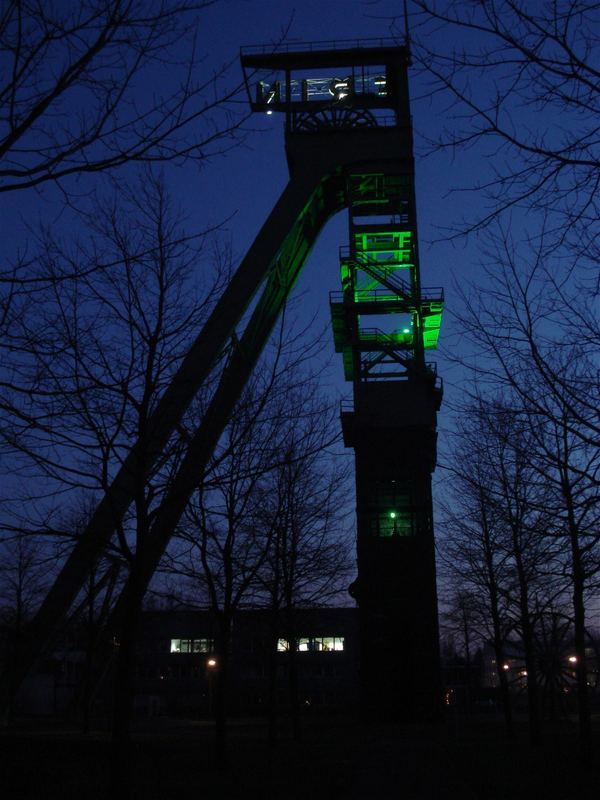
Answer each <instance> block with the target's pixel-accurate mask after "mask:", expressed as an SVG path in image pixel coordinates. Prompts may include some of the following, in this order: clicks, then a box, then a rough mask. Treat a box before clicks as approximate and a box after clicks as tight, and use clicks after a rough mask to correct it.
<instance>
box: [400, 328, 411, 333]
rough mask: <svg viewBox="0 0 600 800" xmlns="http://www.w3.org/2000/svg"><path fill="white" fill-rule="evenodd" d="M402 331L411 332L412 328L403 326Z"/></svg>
mask: <svg viewBox="0 0 600 800" xmlns="http://www.w3.org/2000/svg"><path fill="white" fill-rule="evenodd" d="M402 333H410V328H402Z"/></svg>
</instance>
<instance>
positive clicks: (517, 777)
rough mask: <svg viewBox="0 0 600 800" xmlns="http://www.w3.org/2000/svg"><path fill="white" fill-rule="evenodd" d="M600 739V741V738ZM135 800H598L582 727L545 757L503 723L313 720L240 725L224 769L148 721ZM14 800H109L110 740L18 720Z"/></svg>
mask: <svg viewBox="0 0 600 800" xmlns="http://www.w3.org/2000/svg"><path fill="white" fill-rule="evenodd" d="M599 733H600V731H599ZM133 741H134V745H133V756H132V765H133V771H134V782H135V793H134V797H135V798H136V799H137V798H139V799H140V800H141V799H142V798H143V799H144V800H154V798H160V800H171V798H178V799H179V798H182V797H190V796H193V797H195V798H198V799H199V800H200V798H219V800H222V799H224V798H236V800H237V798H240V799H241V798H244V800H247V798H251V797H260V798H263V800H280V799H281V800H296V798H298V799H299V798H309V800H321V798H331V799H332V800H337V798H340V799H342V798H343V800H354V799H355V798H356V799H357V800H358V798H360V800H363V799H364V800H371V799H377V798H384V799H385V798H401V799H402V800H426V799H427V800H429V799H430V798H432V799H433V800H454V799H455V798H456V800H459V798H460V800H521V798H528V800H538V798H539V799H540V800H542V799H543V800H571V799H572V800H575V798H577V800H582V799H583V800H587V799H588V798H589V800H596V798H597V797H598V796H599V795H600V788H599V787H600V752H597V753H596V755H597V756H598V757H597V760H596V763H595V765H593V766H592V767H589V768H585V769H584V768H583V767H581V765H580V762H579V756H578V747H577V728H576V725H575V723H574V722H569V721H563V722H561V723H558V724H554V725H552V726H550V727H549V728H548V729H547V731H546V737H545V743H544V746H543V747H541V748H531V747H530V746H529V744H528V743H527V737H526V728H525V725H524V723H523V724H521V725H520V726H518V733H517V738H516V740H515V741H514V742H508V741H507V740H506V738H505V737H504V732H503V727H502V722H501V720H500V719H497V718H495V717H493V716H491V715H487V716H484V717H481V716H480V717H461V716H457V715H454V716H452V715H451V716H449V718H448V719H447V720H446V721H445V722H444V723H439V724H436V725H391V724H390V725H372V726H369V727H362V726H360V725H359V724H358V722H356V721H353V720H351V719H347V718H343V719H342V718H337V717H330V718H316V717H313V718H311V719H308V720H306V721H305V725H304V736H303V740H302V741H301V742H300V743H294V742H292V741H291V740H290V739H289V738H285V736H284V737H283V738H282V740H281V741H280V742H279V744H278V745H277V747H275V748H274V749H269V748H268V747H267V744H266V731H265V727H264V726H263V725H261V724H259V723H257V722H255V721H249V720H238V721H236V722H234V723H232V725H231V728H230V759H229V760H230V763H229V766H228V768H227V769H226V770H219V769H217V767H216V766H215V763H214V749H213V742H212V730H211V726H210V725H209V724H208V723H206V722H198V721H193V720H172V719H166V718H161V719H153V720H148V721H143V720H139V721H138V722H137V724H136V729H135V732H134V739H133ZM0 749H1V753H2V773H1V775H0V786H1V787H2V796H3V798H5V799H6V800H9V798H11V799H12V798H15V800H17V798H18V800H29V799H30V798H31V799H32V800H33V798H35V799H36V800H54V799H55V798H61V800H69V799H70V798H75V797H77V798H78V799H81V800H95V799H96V798H106V797H107V795H108V767H107V760H108V759H107V755H108V740H107V736H106V734H105V733H103V732H102V731H96V732H94V733H91V734H88V735H87V736H84V735H82V734H81V733H79V732H77V731H76V730H75V728H72V729H71V730H69V728H68V726H65V725H64V724H61V725H57V724H56V723H52V722H49V721H46V722H44V721H40V720H19V721H17V723H16V724H15V726H14V727H13V728H12V729H6V730H4V731H2V732H0ZM596 749H597V750H598V747H597V746H596Z"/></svg>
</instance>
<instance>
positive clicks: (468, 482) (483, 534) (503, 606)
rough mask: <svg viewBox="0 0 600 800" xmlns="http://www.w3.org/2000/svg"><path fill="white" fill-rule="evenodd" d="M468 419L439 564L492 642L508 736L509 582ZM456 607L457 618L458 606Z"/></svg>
mask: <svg viewBox="0 0 600 800" xmlns="http://www.w3.org/2000/svg"><path fill="white" fill-rule="evenodd" d="M471 422H473V423H474V424H473V427H472V429H471V430H470V431H469V427H468V423H467V424H466V425H465V428H464V429H463V431H462V432H461V434H460V444H458V446H457V447H456V449H455V451H454V454H453V458H452V462H451V464H449V465H448V467H449V469H450V489H449V499H448V502H447V503H444V504H443V518H444V522H443V524H442V526H441V528H442V529H443V530H444V537H443V539H440V542H439V550H440V556H441V566H442V571H443V572H444V573H445V575H446V583H447V584H449V585H450V586H451V587H452V591H453V592H454V593H455V594H457V593H459V594H460V595H462V596H464V595H465V594H466V595H468V596H470V597H471V598H473V599H475V598H477V602H473V603H471V605H470V620H471V626H472V630H473V631H477V634H478V636H479V637H480V639H482V640H484V641H485V640H486V639H489V640H491V641H492V644H493V648H494V655H495V661H496V672H497V676H498V683H499V686H500V697H501V702H502V708H503V712H504V719H505V723H506V731H507V735H508V736H509V737H512V736H513V735H514V730H513V713H512V703H511V697H510V692H509V684H508V677H507V675H506V672H505V670H504V669H503V665H504V663H505V662H506V655H505V653H506V643H507V639H508V636H509V634H510V632H511V631H512V630H513V619H512V616H511V613H510V596H511V594H512V589H513V587H514V581H513V576H512V571H511V569H510V564H509V559H508V556H507V553H506V551H505V549H504V548H503V547H502V546H501V542H502V539H503V534H504V528H503V525H502V523H501V520H500V519H499V518H498V516H497V514H496V513H495V509H494V503H493V499H492V493H493V489H492V486H491V484H492V481H491V478H490V474H489V467H488V463H487V458H486V456H485V454H484V453H482V452H481V451H480V449H479V441H480V436H479V433H480V430H481V429H480V427H479V426H478V424H477V418H475V419H474V420H472V421H471ZM457 438H458V437H457ZM459 611H460V613H461V617H462V609H461V607H460V606H459ZM459 621H462V620H459Z"/></svg>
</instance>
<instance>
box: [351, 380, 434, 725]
mask: <svg viewBox="0 0 600 800" xmlns="http://www.w3.org/2000/svg"><path fill="white" fill-rule="evenodd" d="M438 401H439V394H438V393H437V392H436V390H435V388H434V386H433V384H432V382H430V381H427V380H423V381H418V380H413V381H406V382H405V383H401V382H395V383H391V384H390V383H388V384H377V383H373V384H368V383H367V384H365V385H362V386H359V387H357V390H356V392H355V397H354V411H344V412H343V414H342V424H343V430H344V442H345V444H346V445H347V446H348V447H353V448H354V451H355V454H356V501H357V502H356V506H357V522H358V537H357V547H358V554H357V555H358V571H359V572H358V578H357V580H356V582H355V583H354V585H353V586H352V594H353V595H354V596H355V597H356V599H357V600H358V603H359V609H360V612H359V613H360V630H361V684H362V685H361V691H362V700H363V711H364V713H365V715H366V716H367V717H376V718H379V719H388V718H389V719H395V720H413V719H429V718H434V717H435V716H436V715H437V714H438V713H439V711H440V702H441V684H440V664H439V645H438V624H437V596H436V577H435V554H434V540H433V530H432V520H431V472H432V470H433V467H434V464H435V417H436V410H437V404H438Z"/></svg>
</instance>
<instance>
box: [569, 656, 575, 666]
mask: <svg viewBox="0 0 600 800" xmlns="http://www.w3.org/2000/svg"><path fill="white" fill-rule="evenodd" d="M569 661H570V662H571V664H576V663H577V656H569Z"/></svg>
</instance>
